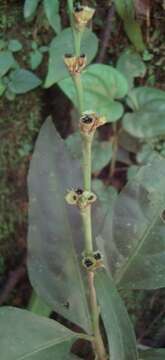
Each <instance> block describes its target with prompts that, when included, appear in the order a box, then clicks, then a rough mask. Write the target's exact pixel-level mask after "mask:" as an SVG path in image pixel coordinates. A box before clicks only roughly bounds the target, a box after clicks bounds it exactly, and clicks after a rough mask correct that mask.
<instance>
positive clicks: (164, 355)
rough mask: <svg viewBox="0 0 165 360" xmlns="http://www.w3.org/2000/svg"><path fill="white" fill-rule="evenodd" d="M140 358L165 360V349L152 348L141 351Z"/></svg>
mask: <svg viewBox="0 0 165 360" xmlns="http://www.w3.org/2000/svg"><path fill="white" fill-rule="evenodd" d="M139 356H140V358H139V360H164V359H165V349H150V350H144V351H140V354H139Z"/></svg>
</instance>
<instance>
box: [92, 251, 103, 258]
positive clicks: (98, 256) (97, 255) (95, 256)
mask: <svg viewBox="0 0 165 360" xmlns="http://www.w3.org/2000/svg"><path fill="white" fill-rule="evenodd" d="M94 258H95V260H101V258H102V256H101V254H100V252H99V251H98V252H96V253H95V254H94Z"/></svg>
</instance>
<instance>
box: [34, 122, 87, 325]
mask: <svg viewBox="0 0 165 360" xmlns="http://www.w3.org/2000/svg"><path fill="white" fill-rule="evenodd" d="M81 178H82V176H81V172H80V169H79V162H77V161H76V160H73V159H72V158H71V157H70V155H69V153H68V150H67V149H66V148H65V145H64V141H63V140H62V139H61V138H60V137H59V135H58V134H57V132H56V130H55V128H54V125H53V123H52V122H51V121H50V119H48V120H47V121H46V122H45V124H44V125H43V127H42V128H41V131H40V134H39V137H38V140H37V143H36V147H35V151H34V154H33V157H32V161H31V165H30V172H29V178H28V185H29V197H30V209H29V232H28V254H29V255H28V269H29V276H30V279H31V282H32V285H33V287H34V289H35V291H36V293H37V294H38V295H39V297H41V299H43V300H44V301H45V302H46V303H47V304H48V305H50V307H51V308H53V309H54V310H55V311H57V312H59V313H60V314H61V315H62V316H64V317H65V318H67V319H69V320H70V321H72V322H74V323H76V324H79V325H80V326H81V327H83V328H84V329H85V330H87V331H90V316H89V312H88V305H87V300H86V295H85V288H84V284H83V280H82V275H81V272H80V267H81V259H80V256H81V252H82V251H83V248H82V243H83V231H82V224H81V218H80V215H79V212H78V211H77V208H74V207H73V206H70V205H67V204H66V202H65V199H64V197H65V195H66V192H67V190H68V189H71V188H72V187H73V188H77V187H79V186H80V187H81Z"/></svg>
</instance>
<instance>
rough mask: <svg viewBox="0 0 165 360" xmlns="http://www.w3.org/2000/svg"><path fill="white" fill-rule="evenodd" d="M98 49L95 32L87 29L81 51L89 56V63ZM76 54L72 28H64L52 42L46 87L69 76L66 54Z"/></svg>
mask: <svg viewBox="0 0 165 360" xmlns="http://www.w3.org/2000/svg"><path fill="white" fill-rule="evenodd" d="M97 49H98V40H97V37H96V35H95V34H94V33H92V32H91V31H90V30H89V29H86V30H85V32H84V34H83V37H82V43H81V53H82V54H85V55H86V56H87V61H88V64H89V63H90V62H91V61H92V60H93V58H94V57H95V55H96V52H97ZM67 53H69V54H74V43H73V35H72V30H71V28H67V29H65V30H63V31H62V32H61V33H60V34H59V35H58V36H56V37H55V38H54V39H53V40H52V42H51V44H50V55H49V66H48V74H47V78H46V81H45V87H46V88H48V87H50V86H52V85H53V84H55V83H56V82H58V81H60V80H62V79H65V78H66V77H68V76H69V73H68V70H67V67H66V65H65V64H64V55H65V54H67Z"/></svg>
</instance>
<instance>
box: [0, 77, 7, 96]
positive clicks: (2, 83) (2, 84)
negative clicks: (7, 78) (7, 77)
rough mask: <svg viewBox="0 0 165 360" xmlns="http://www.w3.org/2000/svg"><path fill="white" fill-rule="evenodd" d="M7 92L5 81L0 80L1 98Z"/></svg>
mask: <svg viewBox="0 0 165 360" xmlns="http://www.w3.org/2000/svg"><path fill="white" fill-rule="evenodd" d="M5 90H6V85H5V84H4V82H3V80H2V79H0V96H2V95H3V93H4V91H5Z"/></svg>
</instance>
